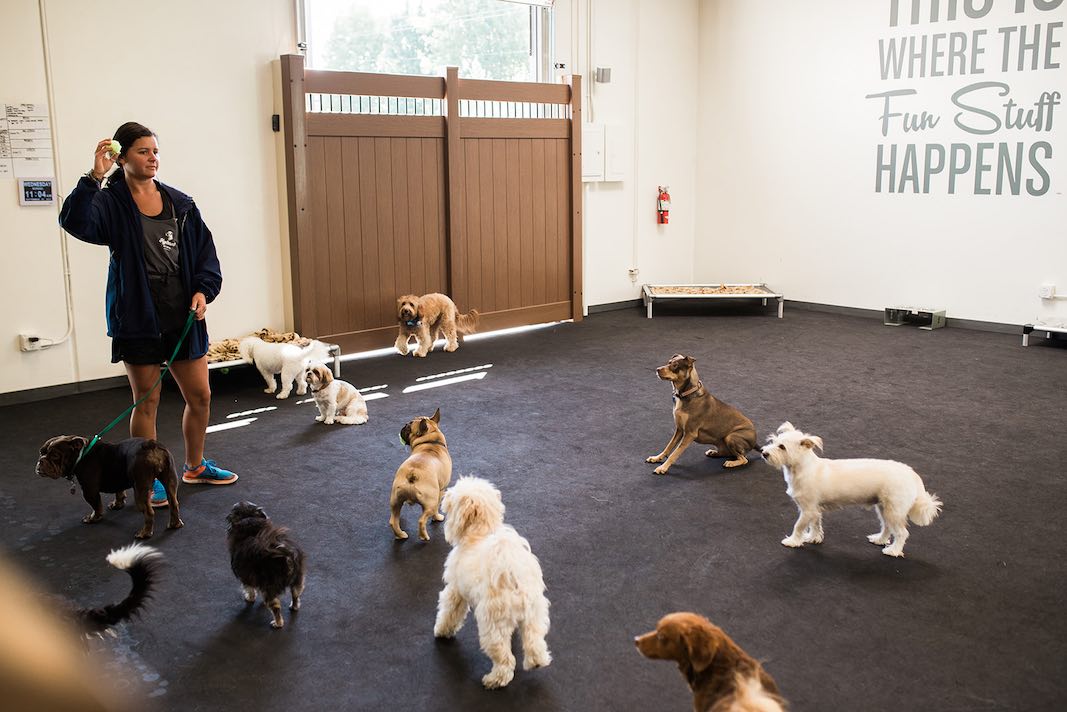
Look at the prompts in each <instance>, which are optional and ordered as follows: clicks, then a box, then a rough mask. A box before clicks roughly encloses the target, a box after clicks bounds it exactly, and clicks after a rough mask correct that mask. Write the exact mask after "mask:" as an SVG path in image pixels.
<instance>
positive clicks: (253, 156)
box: [0, 0, 295, 392]
mask: <svg viewBox="0 0 1067 712" xmlns="http://www.w3.org/2000/svg"><path fill="white" fill-rule="evenodd" d="M41 4H42V5H43V6H44V11H45V21H46V24H47V46H48V52H47V54H48V56H49V57H50V60H51V68H52V75H53V88H54V97H55V105H54V113H53V116H52V118H53V120H54V122H55V126H56V131H57V134H58V136H57V140H58V143H57V150H56V155H57V159H58V160H57V162H58V166H59V170H58V175H57V178H58V183H59V190H60V191H61V192H63V193H65V192H67V191H68V190H69V189H70V188H71V187H72V186H73V184H74V182H75V181H76V179H77V178H78V176H79V175H80V174H82V173H84V172H85V171H86V170H88V169H89V168H90V167H91V166H92V154H93V149H94V147H95V144H96V142H97V141H98V140H100V139H101V138H104V137H105V136H110V135H111V133H112V132H113V131H114V130H115V128H116V127H117V126H119V124H121V123H123V122H124V121H129V120H133V121H139V122H141V123H143V124H145V125H147V126H149V127H150V128H152V130H154V131H155V132H156V133H157V134H158V135H159V141H160V149H161V155H160V179H161V180H162V181H164V182H167V183H172V184H174V185H175V186H176V187H178V188H180V189H181V190H184V191H185V192H187V193H189V194H190V195H192V196H193V198H194V199H195V200H196V202H197V204H198V205H199V206H200V209H201V211H202V213H203V214H204V217H205V220H206V222H207V224H208V226H209V227H210V228H211V229H212V232H213V233H214V236H215V242H216V245H217V248H218V252H219V258H220V260H221V262H222V270H223V279H224V285H223V291H222V294H221V296H220V297H219V299H218V300H217V301H216V302H215V303H214V304H213V305H211V307H210V308H209V315H208V321H209V328H210V331H211V333H212V335H213V336H215V337H220V336H224V335H230V334H238V333H245V332H247V331H250V330H251V329H253V328H260V327H262V326H269V327H273V328H282V327H283V326H284V324H283V320H284V312H283V306H282V297H281V279H282V278H281V264H282V260H281V246H280V245H281V237H280V232H279V224H278V222H279V220H278V214H279V209H278V188H277V178H276V176H277V174H278V170H277V161H276V156H275V134H273V132H272V131H271V128H270V116H271V114H272V113H273V111H274V109H273V104H274V90H273V86H272V79H271V65H270V62H271V60H273V59H277V58H278V56H279V55H281V54H285V53H291V52H293V51H294V50H295V39H294V37H295V34H294V20H293V17H292V15H293V5H292V2H291V1H290V0H229V1H227V2H213V1H209V0H187V1H186V2H182V3H144V2H136V1H134V0H107V1H106V2H91V3H87V2H81V1H80V0H45V2H43V3H41ZM44 45H45V42H44V40H43V39H42V33H41V18H40V13H39V3H38V2H37V1H36V0H5V1H4V3H3V5H2V8H0V87H2V89H0V101H3V102H6V103H47V101H48V85H47V83H46V78H45V77H46V75H45V60H44V57H45V47H44ZM57 215H58V208H56V209H49V208H43V207H34V208H21V207H19V205H18V200H17V196H16V189H15V181H14V180H2V179H0V225H2V226H3V228H2V232H0V248H2V250H3V254H4V255H5V259H4V260H2V261H0V299H3V301H4V302H5V309H4V310H3V312H4V316H3V317H2V323H0V392H7V391H14V390H23V389H28V388H34V387H39V386H48V385H53V384H62V383H71V382H75V381H82V380H90V379H93V378H100V377H105V376H109V375H117V374H122V373H123V371H122V368H121V365H112V364H110V356H111V349H110V340H109V339H108V338H107V336H106V335H105V330H106V325H105V321H104V285H105V281H106V276H107V260H108V254H107V249H106V248H102V247H97V246H93V245H85V244H83V243H80V242H78V241H77V240H74V239H73V238H70V239H69V244H70V263H71V281H72V284H73V294H74V325H75V332H74V338H73V339H72V340H70V341H68V342H66V343H64V344H62V345H59V346H55V347H53V348H50V349H47V350H44V351H40V352H35V353H22V352H20V351H18V350H17V345H16V335H17V334H18V333H20V332H31V333H34V334H38V335H41V336H46V337H58V336H61V335H62V334H63V332H64V331H65V330H66V326H67V321H66V314H65V312H66V309H65V306H64V299H63V270H62V261H61V257H60V240H61V239H64V238H62V237H61V231H60V230H59V228H58V226H57V224H56V219H57Z"/></svg>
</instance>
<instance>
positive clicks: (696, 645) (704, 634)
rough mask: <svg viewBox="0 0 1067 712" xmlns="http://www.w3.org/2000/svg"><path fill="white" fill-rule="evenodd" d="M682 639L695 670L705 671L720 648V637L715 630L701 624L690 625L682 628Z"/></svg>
mask: <svg viewBox="0 0 1067 712" xmlns="http://www.w3.org/2000/svg"><path fill="white" fill-rule="evenodd" d="M682 640H683V641H684V643H685V649H686V652H687V653H689V664H690V665H692V666H693V671H694V672H703V671H704V670H706V669H707V668H708V667H709V666H710V665H711V661H712V660H714V659H715V654H716V653H717V652H718V649H719V641H718V637H717V636H716V635H714V633H713V631H711V630H708V629H707V628H705V627H703V626H700V625H695V624H694V625H689V626H687V627H686V628H685V629H683V630H682Z"/></svg>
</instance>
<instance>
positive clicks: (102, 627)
mask: <svg viewBox="0 0 1067 712" xmlns="http://www.w3.org/2000/svg"><path fill="white" fill-rule="evenodd" d="M107 563H109V564H111V565H112V566H114V567H115V568H116V569H122V570H123V571H125V572H126V573H127V574H129V575H130V581H131V582H132V586H131V588H130V594H129V595H128V596H126V598H125V599H123V600H122V601H120V602H119V603H112V604H110V605H107V606H103V607H101V608H78V607H73V606H72V610H71V615H72V618H73V619H74V623H75V624H76V625H77V626H78V628H79V630H81V632H83V633H85V634H86V635H98V634H101V633H104V632H105V631H108V630H110V629H111V628H112V627H114V626H116V625H118V624H119V623H121V622H123V621H125V620H128V619H129V618H131V617H132V616H134V615H135V614H137V613H139V612H140V611H141V609H142V608H143V607H144V604H145V601H147V600H148V599H149V598H150V597H151V595H152V591H153V589H154V588H155V586H156V584H157V581H158V578H159V576H158V574H159V569H160V568H161V567H162V565H163V555H162V554H160V553H159V551H157V550H156V549H153V548H152V547H150V546H146V545H144V544H130V545H129V546H124V547H122V548H121V549H116V550H115V551H112V552H111V553H110V554H109V555H108V557H107Z"/></svg>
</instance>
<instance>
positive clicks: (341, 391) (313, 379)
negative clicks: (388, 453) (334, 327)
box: [305, 363, 367, 425]
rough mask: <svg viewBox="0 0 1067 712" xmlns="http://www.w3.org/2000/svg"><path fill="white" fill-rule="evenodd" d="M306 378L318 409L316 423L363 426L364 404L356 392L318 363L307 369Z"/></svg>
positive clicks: (357, 391)
mask: <svg viewBox="0 0 1067 712" xmlns="http://www.w3.org/2000/svg"><path fill="white" fill-rule="evenodd" d="M305 378H306V379H307V383H308V387H309V388H310V389H311V395H313V396H314V397H315V405H316V406H318V408H319V415H318V417H317V418H315V422H317V423H325V424H326V425H333V424H334V423H342V424H344V425H363V424H364V423H366V422H367V403H366V401H364V400H363V396H362V395H360V393H359V389H357V388H356V387H355V386H353V385H352V384H351V383H348V382H347V381H342V380H341V379H339V378H334V377H333V371H331V370H330V369H329V367H327V366H324V365H322V364H321V363H318V364H314V365H312V366H309V367H308V370H307V373H306V375H305Z"/></svg>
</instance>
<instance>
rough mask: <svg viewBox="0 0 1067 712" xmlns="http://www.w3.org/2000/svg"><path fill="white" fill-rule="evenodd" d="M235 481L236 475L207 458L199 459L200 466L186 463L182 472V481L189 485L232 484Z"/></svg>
mask: <svg viewBox="0 0 1067 712" xmlns="http://www.w3.org/2000/svg"><path fill="white" fill-rule="evenodd" d="M236 481H237V475H235V474H234V473H232V472H230V471H229V470H224V469H222V468H221V467H219V466H218V465H216V464H215V461H214V460H208V459H207V458H204V459H203V460H201V461H200V467H189V466H188V465H186V466H185V471H184V472H183V473H182V482H186V483H188V484H191V485H232V484H233V483H234V482H236Z"/></svg>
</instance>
